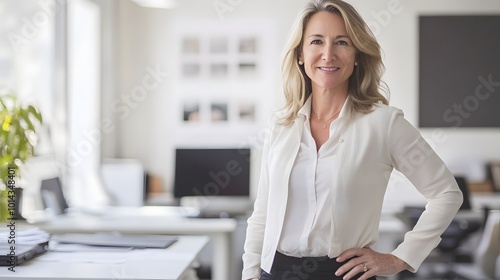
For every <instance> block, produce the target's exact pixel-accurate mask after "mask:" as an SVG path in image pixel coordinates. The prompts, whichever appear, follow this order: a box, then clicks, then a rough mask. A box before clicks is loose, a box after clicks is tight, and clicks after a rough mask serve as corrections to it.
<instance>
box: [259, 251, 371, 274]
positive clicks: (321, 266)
mask: <svg viewBox="0 0 500 280" xmlns="http://www.w3.org/2000/svg"><path fill="white" fill-rule="evenodd" d="M346 262H347V261H345V262H341V263H339V262H337V261H336V260H335V259H330V258H328V257H305V258H296V257H290V256H286V255H283V254H281V253H280V252H276V255H274V262H273V267H272V268H271V271H270V273H267V272H265V271H263V272H262V275H261V277H260V280H305V279H308V280H337V279H338V280H342V277H343V276H344V275H341V276H335V271H337V269H338V268H340V267H341V266H342V265H343V264H345V263H346ZM361 275H362V273H360V274H358V275H356V276H355V277H354V278H352V279H358V278H359V277H361ZM369 279H371V280H376V279H377V277H375V276H374V277H371V278H369Z"/></svg>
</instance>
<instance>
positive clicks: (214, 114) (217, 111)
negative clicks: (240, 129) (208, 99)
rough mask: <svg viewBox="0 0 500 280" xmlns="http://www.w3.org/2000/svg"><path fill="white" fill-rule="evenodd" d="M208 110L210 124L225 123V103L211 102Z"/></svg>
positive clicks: (226, 117)
mask: <svg viewBox="0 0 500 280" xmlns="http://www.w3.org/2000/svg"><path fill="white" fill-rule="evenodd" d="M210 109H211V110H210V113H211V114H210V118H211V121H212V122H226V121H227V120H228V116H227V115H228V114H227V103H224V102H213V103H212V105H211V106H210Z"/></svg>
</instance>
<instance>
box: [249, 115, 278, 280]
mask: <svg viewBox="0 0 500 280" xmlns="http://www.w3.org/2000/svg"><path fill="white" fill-rule="evenodd" d="M273 127H274V126H272V125H271V126H268V130H267V131H266V132H267V133H266V135H265V140H264V145H263V149H262V160H261V168H260V179H259V184H258V191H257V197H256V199H255V203H254V210H253V213H252V215H251V216H250V218H249V219H248V227H247V234H246V239H245V246H244V250H245V252H244V254H243V272H242V279H243V280H248V279H259V278H260V274H261V268H260V260H261V254H262V245H263V242H264V230H265V226H266V218H267V205H268V204H267V203H268V194H269V168H268V166H269V165H268V158H269V156H268V155H269V148H270V142H271V137H272V134H273V133H272V130H273Z"/></svg>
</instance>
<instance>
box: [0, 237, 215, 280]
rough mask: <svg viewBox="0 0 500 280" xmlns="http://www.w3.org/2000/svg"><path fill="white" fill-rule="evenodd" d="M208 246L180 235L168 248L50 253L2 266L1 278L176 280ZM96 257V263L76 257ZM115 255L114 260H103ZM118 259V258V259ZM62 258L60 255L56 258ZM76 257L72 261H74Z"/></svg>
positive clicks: (206, 240)
mask: <svg viewBox="0 0 500 280" xmlns="http://www.w3.org/2000/svg"><path fill="white" fill-rule="evenodd" d="M207 243H208V237H205V236H181V237H179V240H178V241H177V242H176V243H174V244H172V245H171V246H170V247H168V248H167V249H137V250H130V251H115V252H69V253H68V252H51V251H49V252H47V253H45V254H43V255H41V256H39V257H37V258H35V259H33V260H31V261H30V262H27V263H24V264H22V265H19V266H17V267H15V272H11V271H9V270H8V267H0V278H1V279H15V280H17V279H22V280H40V279H51V280H52V279H53V280H57V279H68V280H95V279H100V280H105V279H122V280H127V279H130V280H131V279H134V280H156V279H163V280H173V279H179V278H180V277H182V276H183V274H185V273H186V271H187V270H188V268H189V267H191V265H192V264H193V262H194V261H195V259H196V258H197V256H198V254H199V253H200V251H201V250H202V249H203V248H204V247H205V245H206V244H207ZM54 254H70V255H68V257H67V258H68V260H61V261H54ZM76 254H81V255H83V254H85V255H86V256H87V258H88V256H89V255H91V254H96V258H95V263H90V262H88V259H86V260H83V259H80V260H79V261H78V258H76V259H75V258H74V257H75V255H76ZM105 254H112V256H114V258H113V261H106V259H105V258H104V259H103V258H102V257H103V256H105ZM116 256H118V258H116ZM57 258H58V259H61V257H60V256H57ZM72 258H73V259H72Z"/></svg>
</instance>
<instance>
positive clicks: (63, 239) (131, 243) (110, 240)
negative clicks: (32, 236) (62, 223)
mask: <svg viewBox="0 0 500 280" xmlns="http://www.w3.org/2000/svg"><path fill="white" fill-rule="evenodd" d="M51 240H52V241H56V242H58V243H62V244H64V243H66V244H68V243H69V244H81V245H91V246H106V247H131V248H167V247H169V246H170V245H172V244H174V243H175V242H176V241H177V237H175V236H166V235H121V234H120V235H117V234H113V233H95V234H84V233H81V234H80V233H78V234H75V233H69V234H56V235H53V236H52V238H51Z"/></svg>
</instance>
